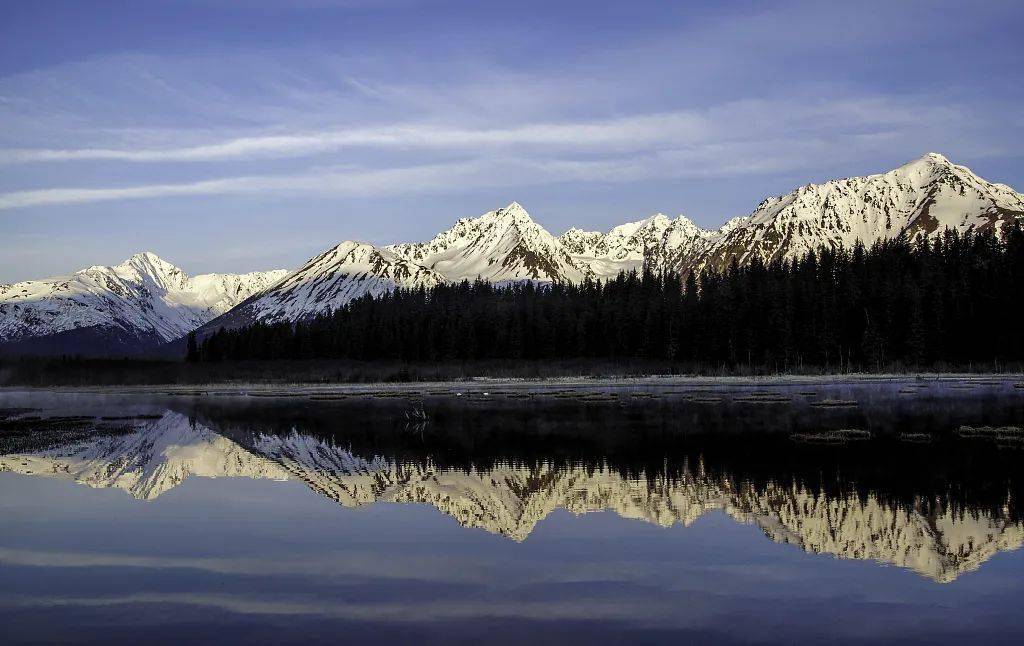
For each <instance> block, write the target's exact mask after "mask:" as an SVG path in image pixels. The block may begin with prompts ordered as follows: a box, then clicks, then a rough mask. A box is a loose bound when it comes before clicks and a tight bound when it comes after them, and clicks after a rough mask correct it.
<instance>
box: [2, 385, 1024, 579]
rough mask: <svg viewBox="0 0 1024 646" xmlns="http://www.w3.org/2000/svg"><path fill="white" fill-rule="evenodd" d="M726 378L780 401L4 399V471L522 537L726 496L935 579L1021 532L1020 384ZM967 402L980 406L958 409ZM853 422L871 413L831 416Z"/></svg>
mask: <svg viewBox="0 0 1024 646" xmlns="http://www.w3.org/2000/svg"><path fill="white" fill-rule="evenodd" d="M730 396H731V398H732V399H733V400H734V401H735V402H736V403H734V404H733V406H739V405H741V404H743V403H748V402H745V401H744V398H748V399H757V398H761V399H764V400H766V401H768V403H767V404H765V405H763V406H751V407H750V408H751V410H743V411H737V410H735V409H731V410H728V411H725V412H723V411H722V410H721V409H720V407H719V409H718V410H717V412H708V411H709V407H708V406H706V404H707V403H709V402H702V401H699V399H698V400H697V401H694V399H695V398H694V397H691V398H689V399H688V400H685V401H680V402H676V403H674V404H671V403H666V402H651V401H638V400H643V399H644V398H643V397H640V398H633V397H630V399H629V400H628V401H629V403H628V404H626V405H623V404H621V403H619V404H617V405H615V406H612V405H608V406H599V407H598V410H597V411H593V410H589V412H587V410H584V409H586V408H587V407H584V406H581V405H580V404H579V403H578V402H560V401H555V400H553V401H549V402H546V403H540V402H532V403H531V404H530V405H525V404H522V403H519V402H515V403H510V402H506V404H507V405H474V404H473V403H472V402H470V401H460V402H457V403H446V402H443V401H431V400H430V399H429V398H427V399H421V400H420V401H418V402H417V403H416V404H415V405H414V406H413V407H412V410H413V411H416V410H420V408H423V409H424V410H425V412H426V416H427V420H428V421H426V422H424V421H422V420H419V419H418V418H417V416H416V414H413V415H412V416H411V417H410V415H409V414H408V411H409V410H410V407H409V404H408V402H381V401H374V402H364V401H359V402H354V403H353V402H314V403H311V402H308V401H303V403H302V404H301V406H299V405H296V404H295V402H289V401H287V400H283V401H269V400H268V401H252V398H249V399H247V400H245V401H243V402H242V403H239V400H236V399H231V398H224V399H223V400H217V401H214V400H213V398H206V399H199V400H190V401H188V402H182V401H180V400H176V399H169V400H167V401H154V402H151V403H147V404H146V406H148V408H147V410H146V413H145V414H144V413H140V412H138V410H139V409H138V408H137V407H136V408H135V409H133V411H134V412H131V413H128V414H126V415H120V416H119V415H107V416H106V417H107V418H108V419H104V418H103V416H101V415H99V414H98V413H96V412H95V411H91V412H89V413H88V414H85V415H83V416H82V417H81V418H76V417H75V416H70V415H65V416H63V417H65V418H66V419H62V418H61V417H60V416H58V417H54V416H53V415H50V416H49V417H47V415H46V414H42V415H40V414H39V413H38V412H36V413H33V412H32V411H29V410H25V411H20V412H18V411H14V412H10V411H9V412H8V414H7V420H6V421H5V422H4V423H5V424H6V425H7V428H6V430H5V433H4V436H3V440H2V441H3V444H2V445H0V453H2V455H0V471H10V472H14V473H19V474H25V475H32V476H44V477H49V478H58V479H64V480H69V481H73V482H77V483H80V484H84V485H88V486H90V487H98V488H119V489H123V490H124V491H126V492H128V493H129V494H130V495H131V496H133V497H135V498H138V499H141V500H153V499H156V498H158V497H159V496H161V495H162V494H164V493H166V492H168V491H169V490H171V489H173V488H175V487H177V486H178V485H180V484H181V483H182V482H184V481H185V480H186V479H187V478H189V477H191V476H200V477H206V478H223V477H233V478H254V479H268V480H280V481H300V482H302V483H304V484H305V485H306V486H308V487H309V488H310V489H311V490H313V491H315V492H316V493H318V494H320V495H321V496H323V497H325V498H329V499H330V500H333V501H335V502H337V503H338V504H340V505H343V506H345V507H359V506H366V505H373V504H375V503H420V504H426V505H430V506H432V507H434V508H436V509H437V510H439V511H440V512H442V513H444V514H446V515H448V516H450V517H452V518H454V519H455V520H456V521H457V522H458V523H459V524H460V525H462V526H463V527H467V528H475V529H480V530H484V531H487V532H491V533H493V534H498V535H501V536H504V537H507V538H509V539H511V540H514V541H525V540H527V539H528V537H529V536H530V534H531V533H532V532H533V531H534V530H535V529H536V528H537V526H538V524H539V523H541V522H542V521H543V520H544V519H545V518H546V517H548V516H549V515H550V514H551V513H552V512H554V511H555V510H557V509H564V510H567V511H569V512H571V513H573V514H585V513H589V512H596V511H602V510H610V511H613V512H614V513H616V514H618V515H619V516H621V517H623V518H628V519H635V520H638V521H643V522H647V523H654V524H657V525H661V526H664V527H669V526H673V525H677V524H678V525H683V526H689V525H690V524H691V523H693V522H694V521H695V520H696V519H698V518H700V517H701V516H703V515H704V514H706V513H708V512H709V511H713V510H722V511H724V512H725V513H726V514H727V515H728V516H729V517H730V518H732V519H733V520H735V521H737V522H740V523H747V524H753V525H756V526H757V527H758V528H759V529H760V530H761V531H762V532H763V533H764V534H765V536H767V537H768V538H770V539H771V540H773V541H775V542H777V543H786V544H792V545H796V546H799V547H800V548H801V549H803V550H804V551H806V552H809V553H815V554H831V555H834V556H837V557H839V558H844V559H868V560H872V561H877V562H880V563H886V564H891V565H895V566H898V567H901V568H907V569H910V570H913V571H914V572H916V573H918V574H920V575H921V576H923V577H927V578H928V579H931V580H933V581H936V582H951V581H953V580H955V579H957V577H959V576H960V575H962V574H963V573H965V572H969V571H971V570H974V569H977V568H978V567H979V566H981V565H982V564H983V563H985V561H987V560H988V559H990V558H991V557H992V556H993V555H995V554H996V553H998V552H1000V551H1004V550H1012V549H1016V548H1018V547H1019V546H1020V545H1021V543H1022V542H1024V518H1022V517H1021V514H1020V510H1019V509H1018V508H1017V501H1019V500H1020V494H1021V493H1022V492H1021V489H1022V486H1021V484H1022V483H1021V480H1022V477H1020V476H1018V475H1017V473H1018V472H1019V469H1018V468H1017V465H1018V464H1019V459H1020V457H1021V455H1022V454H1021V452H1020V451H1015V450H1012V445H1013V443H1014V442H1016V440H1015V439H1014V438H1013V428H1015V427H1014V426H1013V424H1014V423H1018V424H1019V422H1020V420H1019V418H1018V416H1019V414H1020V412H1019V404H1011V405H1008V406H1003V407H995V408H993V407H991V406H988V407H986V408H985V409H984V414H983V411H982V410H981V408H978V410H973V408H972V406H978V407H980V406H981V405H982V404H981V403H978V404H974V405H967V404H965V403H963V401H961V402H960V403H957V402H950V401H948V400H944V399H942V398H939V399H936V400H933V401H931V402H930V404H928V405H924V404H919V406H920V407H921V410H919V411H918V413H919V414H917V415H909V416H908V415H907V414H906V411H907V409H906V407H905V406H904V405H903V404H901V403H899V399H898V398H894V397H893V396H892V395H891V393H890V396H889V397H887V398H884V397H883V398H882V399H881V400H879V401H874V402H873V403H871V402H869V403H863V404H862V406H861V409H860V410H857V411H855V412H848V411H835V412H825V413H821V412H815V411H812V410H811V408H813V407H811V406H810V405H809V404H804V405H803V407H802V408H801V409H800V410H797V411H796V412H794V411H793V410H792V408H793V407H792V406H790V407H789V408H790V410H789V412H787V413H786V414H782V415H780V414H779V413H778V411H777V410H770V409H772V408H773V407H772V406H770V405H769V404H771V401H770V398H769V397H768V396H767V395H763V394H756V393H755V394H753V395H751V394H749V393H748V394H743V393H740V394H736V393H732V394H731V395H730ZM594 399H598V396H596V395H595V396H594ZM610 399H612V398H609V400H610ZM780 399H781V397H780ZM861 399H862V401H867V399H865V398H864V397H861ZM835 401H842V400H838V399H836V400H835ZM979 401H980V400H979ZM1016 401H1018V402H1019V400H1016ZM109 405H110V404H109V402H107V403H104V406H109ZM665 406H671V407H672V409H671V411H670V412H671V414H666V410H664V408H663V407H665ZM836 408H842V407H840V406H837V407H836ZM581 410H582V411H583V412H581ZM998 411H1002V413H999V412H998ZM108 412H109V411H108ZM954 413H955V414H954ZM90 415H95V417H90ZM581 415H582V416H583V417H582V418H581ZM972 415H973V416H974V418H977V420H978V423H977V424H976V425H975V426H969V425H968V424H966V423H965V422H967V421H971V420H972V419H974V418H971V416H972ZM993 415H995V417H993ZM1000 415H1002V417H1000ZM958 416H960V417H964V416H966V417H964V419H958ZM979 416H980V417H979ZM116 417H123V418H124V419H114V418H116ZM410 420H411V421H410ZM865 420H867V421H865ZM939 420H941V422H940V421H939ZM847 424H855V425H857V428H858V430H861V431H863V429H864V427H865V426H866V425H868V424H869V425H870V428H871V430H870V431H868V432H867V433H865V434H864V437H860V436H857V435H843V434H842V433H839V434H837V431H844V430H846V429H844V425H847ZM985 424H987V426H985ZM996 424H1008V426H1005V427H1000V428H1006V429H1009V430H1007V431H1006V432H1004V433H1003V434H1002V435H1001V436H1000V437H1002V438H1003V441H998V440H997V439H994V438H995V437H996V435H997V434H992V433H989V434H988V435H985V433H984V432H982V433H981V434H980V435H981V437H979V433H974V434H973V435H972V433H971V432H969V431H964V430H963V429H964V428H970V429H974V428H978V427H982V428H996V426H995V425H996ZM730 425H731V426H730ZM755 430H756V431H757V432H756V433H755V432H754V431H755ZM1007 434H1009V435H1007ZM990 436H991V437H990ZM1007 437H1009V440H1007V439H1006V438H1007ZM816 439H818V440H820V441H815V440H816ZM1007 442H1009V445H1010V446H1008V445H1007Z"/></svg>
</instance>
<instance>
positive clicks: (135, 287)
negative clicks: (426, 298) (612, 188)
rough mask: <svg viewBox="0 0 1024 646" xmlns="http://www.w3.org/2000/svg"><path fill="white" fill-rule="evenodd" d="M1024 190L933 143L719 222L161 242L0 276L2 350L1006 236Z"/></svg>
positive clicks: (122, 345) (46, 348) (519, 216)
mask: <svg viewBox="0 0 1024 646" xmlns="http://www.w3.org/2000/svg"><path fill="white" fill-rule="evenodd" d="M1021 218H1024V195H1022V194H1020V193H1018V192H1016V191H1014V190H1013V189H1012V188H1010V187H1008V186H1006V185H1003V184H994V183H991V182H988V181H986V180H984V179H982V178H980V177H978V176H977V175H976V174H974V173H973V172H972V171H971V170H970V169H968V168H966V167H964V166H959V165H956V164H954V163H952V162H950V161H949V160H948V159H946V158H945V157H943V156H942V155H939V154H935V153H929V154H927V155H924V156H923V157H921V158H920V159H917V160H914V161H912V162H910V163H907V164H905V165H903V166H900V167H899V168H896V169H894V170H891V171H889V172H886V173H881V174H877V175H870V176H866V177H853V178H847V179H838V180H832V181H828V182H825V183H823V184H807V185H805V186H801V187H800V188H797V189H796V190H794V191H791V192H790V193H788V194H786V195H782V196H778V197H771V198H768V199H766V200H764V201H763V202H761V204H759V205H758V206H757V208H756V209H754V211H753V212H752V213H751V214H750V215H747V216H743V217H737V218H733V219H731V220H729V221H728V222H727V223H726V224H724V225H723V226H722V227H721V228H719V229H716V230H710V229H703V228H701V227H698V226H697V225H696V224H694V222H692V221H691V220H690V219H688V218H687V217H685V216H683V215H680V216H678V217H676V218H674V219H673V218H669V217H668V216H666V215H663V214H661V213H658V214H655V215H652V216H650V217H648V218H645V219H643V220H639V221H635V222H629V223H626V224H622V225H619V226H617V227H614V228H613V229H611V230H610V231H608V232H606V233H605V232H599V231H586V230H582V229H578V228H575V227H574V228H571V229H569V230H568V231H566V232H565V233H563V234H562V235H559V236H555V235H553V234H551V233H549V232H548V231H547V230H545V229H544V228H543V227H542V226H541V225H539V224H538V223H537V222H535V221H534V220H533V219H532V218H531V216H530V215H529V213H527V211H526V209H524V208H523V207H522V206H521V205H519V204H518V203H516V202H513V203H512V204H509V205H508V206H506V207H504V208H500V209H497V210H494V211H490V212H488V213H485V214H484V215H481V216H479V217H476V218H465V219H461V220H458V221H457V222H456V223H455V225H454V226H453V227H452V228H450V229H448V230H447V231H444V232H442V233H440V234H438V235H437V236H435V237H434V238H433V239H432V240H429V241H426V242H420V243H405V244H394V245H389V246H386V247H375V246H373V245H370V244H367V243H363V242H356V241H345V242H342V243H340V244H338V245H336V246H334V247H332V248H330V249H328V250H327V251H325V252H323V253H321V254H319V255H317V256H316V257H314V258H311V259H310V260H308V261H307V262H305V263H304V264H303V265H302V266H301V267H299V268H297V269H295V270H293V271H284V270H273V271H264V272H253V273H251V274H243V275H236V274H207V275H202V276H195V277H192V278H189V277H188V276H187V275H186V274H185V273H184V272H183V271H182V270H181V269H179V268H177V267H175V266H173V265H171V264H170V263H168V262H166V261H163V260H161V259H160V258H158V257H156V256H155V255H153V254H152V253H142V254H138V255H136V256H133V257H132V258H130V259H128V260H127V261H125V262H124V263H122V264H120V265H116V266H113V267H90V268H88V269H84V270H82V271H79V272H76V273H74V274H72V275H71V276H64V277H58V278H49V279H45V280H35V281H25V282H21V283H15V284H12V285H0V349H3V348H6V350H7V352H23V353H37V352H44V353H52V352H56V351H59V352H71V353H83V352H85V353H97V354H104V353H108V352H121V351H124V350H126V349H138V348H146V347H153V346H155V345H158V344H160V343H164V342H168V341H172V340H174V339H178V338H181V337H182V336H184V335H185V334H187V333H188V332H190V331H192V330H198V331H199V334H200V335H201V336H202V335H203V334H205V333H207V332H210V331H213V330H216V329H218V328H219V327H235V326H240V325H246V324H248V323H252V322H254V321H266V322H276V321H298V320H302V319H304V318H309V317H312V316H315V315H317V314H320V313H324V312H327V311H330V310H332V309H335V308H337V307H339V306H341V305H344V304H345V303H346V302H348V301H349V300H351V299H353V298H356V297H359V296H362V295H365V294H371V295H379V294H381V293H383V292H385V291H388V290H390V289H393V288H394V287H396V286H399V287H432V286H434V285H437V284H440V283H444V282H453V281H462V280H475V279H478V278H479V279H483V280H487V281H491V282H494V283H499V284H504V283H510V282H517V281H535V282H539V283H575V282H579V281H583V280H586V279H592V280H603V279H609V278H613V277H615V276H617V275H618V274H619V273H620V272H622V271H629V270H635V269H639V268H642V267H650V268H651V269H653V270H656V271H660V270H672V271H678V272H681V273H687V272H699V271H701V270H704V269H711V270H721V269H723V268H725V267H727V266H728V265H729V264H730V263H732V262H733V261H734V260H735V261H737V262H739V263H741V264H743V263H747V262H750V261H751V260H752V259H754V258H759V259H761V260H763V261H771V260H774V259H793V258H796V257H799V256H800V255H802V254H804V253H806V252H807V251H810V250H814V249H818V248H820V247H822V246H825V247H830V248H849V247H851V246H853V245H854V244H855V243H856V242H857V241H860V242H863V243H864V244H866V245H870V244H872V243H874V242H876V241H878V240H882V239H887V238H893V237H895V236H898V235H907V236H910V237H916V236H920V235H923V236H927V237H933V236H936V235H939V234H941V233H942V232H943V231H944V230H946V229H953V230H957V231H959V232H961V233H963V232H967V231H986V230H992V231H994V232H995V233H996V234H997V235H1001V234H1002V232H1003V231H1004V230H1005V228H1006V227H1007V226H1008V224H1009V223H1011V222H1013V221H1015V220H1020V219H1021Z"/></svg>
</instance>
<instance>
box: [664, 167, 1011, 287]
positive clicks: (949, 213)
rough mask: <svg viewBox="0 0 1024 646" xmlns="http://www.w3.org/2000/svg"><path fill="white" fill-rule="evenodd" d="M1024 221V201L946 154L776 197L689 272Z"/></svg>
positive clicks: (733, 226) (734, 226)
mask: <svg viewBox="0 0 1024 646" xmlns="http://www.w3.org/2000/svg"><path fill="white" fill-rule="evenodd" d="M1022 216H1024V195H1021V194H1020V193H1017V192H1016V191H1014V190H1013V189H1011V188H1010V187H1008V186H1005V185H1003V184H993V183H991V182H988V181H986V180H984V179H982V178H980V177H978V176H977V175H975V174H974V173H973V172H972V171H971V170H970V169H969V168H967V167H965V166H958V165H956V164H954V163H952V162H950V161H949V160H948V159H947V158H946V157H944V156H943V155H940V154H938V153H928V154H926V155H924V156H922V157H920V158H918V159H915V160H913V161H911V162H908V163H906V164H903V165H902V166H900V167H898V168H896V169H893V170H891V171H888V172H885V173H879V174H876V175H868V176H865V177H849V178H845V179H837V180H831V181H827V182H824V183H823V184H807V185H805V186H802V187H800V188H798V189H796V190H794V191H792V192H791V193H789V194H787V195H781V196H778V197H774V198H769V199H767V200H765V201H763V202H762V203H761V204H760V205H759V206H758V207H757V209H756V210H755V211H754V212H753V213H751V214H750V216H748V217H747V218H745V219H741V220H739V221H730V224H729V225H727V226H728V227H729V228H728V230H726V228H725V227H723V229H722V230H721V231H720V235H719V241H718V242H717V243H716V244H715V245H713V246H712V247H711V248H709V249H707V250H706V251H705V252H704V253H703V255H702V256H701V257H699V258H696V259H693V258H691V259H688V261H689V263H690V264H688V265H687V264H677V265H675V267H676V268H678V269H682V270H684V271H688V270H697V271H699V270H701V269H703V268H705V267H709V268H712V269H722V268H724V267H727V266H728V264H729V263H730V262H731V261H732V259H734V258H735V259H736V260H738V261H739V262H740V263H745V262H748V261H749V260H750V259H752V258H754V257H758V258H760V259H762V260H765V261H769V260H772V259H776V258H781V259H793V258H796V257H798V256H800V255H803V254H804V253H807V252H808V251H811V250H813V249H817V248H819V247H821V246H826V247H832V248H850V247H852V246H853V245H854V244H856V243H857V242H858V241H859V242H862V243H864V244H866V245H871V244H873V243H875V242H877V241H879V240H883V239H890V238H894V237H896V236H898V235H907V236H909V237H911V238H914V237H917V236H921V235H923V236H926V237H933V236H936V235H941V233H942V232H943V231H945V230H946V229H954V230H957V231H959V232H961V233H964V232H967V231H985V230H994V231H995V232H996V233H997V234H1001V233H1002V231H1003V230H1004V228H1005V227H1006V226H1007V224H1008V223H1009V222H1012V221H1013V220H1017V219H1020V218H1021V217H1022Z"/></svg>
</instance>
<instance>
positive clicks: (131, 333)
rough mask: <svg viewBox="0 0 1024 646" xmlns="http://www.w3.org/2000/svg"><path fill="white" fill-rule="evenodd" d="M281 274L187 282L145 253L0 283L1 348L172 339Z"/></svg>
mask: <svg viewBox="0 0 1024 646" xmlns="http://www.w3.org/2000/svg"><path fill="white" fill-rule="evenodd" d="M287 273H288V272H287V271H285V270H273V271H263V272H253V273H249V274H203V275H199V276H193V277H190V276H188V275H187V274H186V273H185V272H184V271H182V270H181V269H180V268H178V267H176V266H174V265H172V264H171V263H169V262H167V261H165V260H163V259H161V258H159V257H158V256H157V255H156V254H153V253H150V252H145V253H140V254H136V255H134V256H132V257H131V258H129V259H128V260H125V261H124V262H123V263H121V264H119V265H114V266H101V265H97V266H93V267H89V268H88V269H83V270H81V271H77V272H75V273H73V274H71V275H69V276H59V277H56V278H47V279H43V280H30V281H24V282H20V283H14V284H9V285H0V343H11V342H19V341H25V340H32V339H41V338H52V337H57V336H58V335H67V334H69V333H82V332H83V331H89V332H90V333H92V334H93V335H94V336H96V337H99V336H104V337H105V338H107V339H110V340H119V341H122V342H126V343H130V342H132V341H136V342H161V341H170V340H173V339H176V338H178V337H180V336H182V335H184V334H186V333H188V332H189V331H190V330H193V329H195V328H196V327H198V326H199V325H202V324H203V323H205V322H207V321H209V320H210V319H212V318H214V317H216V316H218V315H220V314H223V313H224V312H226V311H228V310H230V309H231V308H233V307H234V306H235V305H237V304H238V303H240V302H242V301H244V300H245V299H246V298H248V297H249V296H251V295H253V294H255V293H258V292H262V291H263V290H265V289H266V288H268V287H270V286H271V285H273V284H274V283H276V282H277V281H278V280H280V279H281V278H283V277H284V276H285V275H286V274H287Z"/></svg>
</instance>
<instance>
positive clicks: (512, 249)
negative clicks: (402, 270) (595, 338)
mask: <svg viewBox="0 0 1024 646" xmlns="http://www.w3.org/2000/svg"><path fill="white" fill-rule="evenodd" d="M387 249H388V250H389V251H391V252H393V253H395V254H397V255H399V256H401V257H403V258H406V259H408V260H409V261H411V262H415V263H418V264H420V265H422V266H424V267H427V268H429V269H431V270H433V271H436V272H438V273H439V274H441V275H442V276H444V277H445V278H446V279H447V280H463V279H475V278H482V279H484V280H490V281H494V282H500V281H518V280H538V281H545V282H574V281H579V280H582V279H583V278H584V277H585V276H586V275H587V273H588V272H587V271H586V269H585V268H581V267H579V266H578V265H577V264H576V263H575V262H574V261H573V259H572V257H571V256H570V255H569V253H568V252H567V251H566V249H565V248H564V247H563V246H562V243H561V242H560V241H559V240H558V239H557V238H555V237H554V236H553V235H551V234H550V233H548V232H547V231H546V230H545V229H544V228H543V227H542V226H540V225H539V224H537V223H536V222H534V220H533V218H531V217H530V214H529V213H528V212H527V211H526V209H524V208H523V207H522V206H521V205H520V204H519V203H518V202H512V203H511V204H509V205H508V206H506V207H505V208H501V209H497V210H495V211H489V212H488V213H485V214H483V215H481V216H479V217H476V218H468V219H461V220H459V221H457V222H456V223H455V226H453V227H452V228H451V229H448V230H447V231H445V232H443V233H440V234H438V235H437V236H435V237H434V239H433V240H430V241H428V242H422V243H415V244H400V245H392V246H390V247H387Z"/></svg>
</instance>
